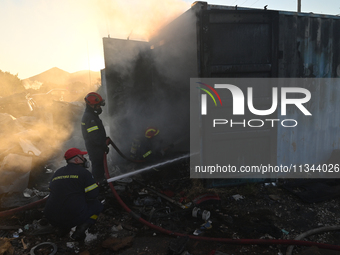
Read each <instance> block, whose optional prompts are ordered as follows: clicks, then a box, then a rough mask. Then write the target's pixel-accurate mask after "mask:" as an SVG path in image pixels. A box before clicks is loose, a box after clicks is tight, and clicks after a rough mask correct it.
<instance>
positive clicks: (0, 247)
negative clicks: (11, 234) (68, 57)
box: [0, 238, 14, 255]
mask: <svg viewBox="0 0 340 255" xmlns="http://www.w3.org/2000/svg"><path fill="white" fill-rule="evenodd" d="M0 254H8V255H13V254H14V248H13V246H12V244H11V242H10V239H7V238H0Z"/></svg>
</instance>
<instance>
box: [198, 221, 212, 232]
mask: <svg viewBox="0 0 340 255" xmlns="http://www.w3.org/2000/svg"><path fill="white" fill-rule="evenodd" d="M211 223H212V222H211V221H210V220H209V221H207V222H205V223H204V224H202V225H201V229H202V230H205V229H211V228H212V225H211Z"/></svg>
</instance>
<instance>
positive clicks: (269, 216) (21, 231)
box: [0, 161, 340, 255]
mask: <svg viewBox="0 0 340 255" xmlns="http://www.w3.org/2000/svg"><path fill="white" fill-rule="evenodd" d="M336 181H337V180H334V182H333V183H332V185H331V186H320V184H318V185H319V186H320V190H317V189H309V190H308V188H306V187H307V186H306V184H305V185H304V187H305V188H304V191H306V190H307V191H308V192H302V193H301V191H303V190H301V187H302V185H300V186H298V187H294V189H293V188H292V185H290V186H289V184H291V183H294V180H279V181H275V182H273V181H271V182H253V183H248V184H243V185H238V186H226V187H222V188H213V189H207V188H205V185H204V183H203V182H201V181H200V180H197V179H190V178H189V166H188V162H186V161H182V162H180V163H177V164H173V165H170V166H167V167H163V168H159V169H152V170H150V171H147V172H145V173H144V174H142V175H139V176H133V177H131V178H126V179H123V180H121V181H117V182H114V183H113V184H114V186H115V188H116V191H117V193H118V194H119V196H120V198H121V199H122V201H123V202H124V203H125V204H126V205H127V207H128V208H130V209H131V210H132V211H133V213H128V212H127V211H126V210H124V209H123V207H122V206H121V204H119V202H118V201H117V199H116V197H115V196H114V194H113V193H112V191H111V190H109V189H108V188H104V189H102V191H101V197H100V198H101V200H102V201H105V202H104V205H105V206H104V207H105V208H104V211H103V213H102V214H101V215H100V217H99V219H98V222H97V224H96V225H95V226H94V227H92V228H91V229H89V231H88V233H87V237H86V239H85V242H83V243H78V242H74V241H73V240H71V239H70V237H69V235H66V236H63V237H59V236H58V235H57V233H56V231H55V228H51V226H50V225H48V224H47V222H46V221H45V220H44V219H43V206H40V207H37V208H34V209H30V210H26V211H22V212H20V213H17V214H14V215H11V216H8V217H3V218H1V219H0V237H1V239H0V254H16V255H21V254H36V255H41V254H44V255H45V254H82V255H85V254H86V255H87V254H103V255H104V254H123V255H130V254H131V255H132V254H133V255H134V254H160V255H163V254H166V255H169V254H194V255H195V254H197V255H200V254H202V255H203V254H204V255H213V254H228V255H231V254H234V255H238V254H271V255H272V254H278V255H279V254H286V251H287V248H288V246H287V245H283V244H270V243H267V244H261V245H257V244H231V243H228V242H224V241H223V240H222V241H221V240H220V241H213V240H208V241H207V240H204V239H205V238H220V239H226V240H241V241H243V240H244V239H262V240H268V241H269V240H278V239H284V240H292V239H294V238H296V237H297V236H298V235H300V234H301V233H303V232H306V231H309V230H312V229H316V228H322V227H328V226H339V225H340V222H339V221H340V215H339V208H340V207H339V206H340V201H339V198H338V197H337V195H336V192H335V191H334V192H328V193H325V194H322V192H323V191H325V189H326V188H327V187H328V190H329V191H333V189H334V188H337V185H336V184H337V182H336ZM318 185H315V184H314V186H313V187H315V186H318ZM299 189H300V190H299ZM336 190H337V189H336ZM294 192H295V193H294ZM299 192H300V193H299ZM313 192H314V193H313ZM301 194H303V196H301ZM166 197H168V198H169V199H166ZM318 200H319V201H318ZM313 201H318V202H313ZM189 203H191V205H190V204H189ZM180 204H181V205H187V206H188V208H187V209H183V208H181V206H180ZM193 207H197V208H200V209H201V211H204V210H206V211H209V212H210V218H209V220H208V221H205V220H203V219H202V217H201V216H200V215H199V216H198V217H193V215H192V211H193ZM136 217H141V218H142V219H143V220H145V221H148V222H151V223H152V224H154V225H156V226H159V227H162V228H163V229H166V230H169V231H171V232H173V233H181V234H183V236H181V237H176V236H175V235H174V236H171V235H168V234H164V233H160V232H159V231H158V230H156V229H153V228H151V227H150V226H147V225H145V224H143V223H141V222H139V221H137V220H136V219H135V218H136ZM186 235H188V236H191V238H187V237H185V236H186ZM192 237H194V238H192ZM303 240H304V241H311V242H317V243H326V244H333V245H339V240H340V230H337V229H335V230H332V231H328V232H322V233H320V234H315V235H310V236H308V237H306V238H304V239H303ZM42 243H46V244H45V245H41V246H40V247H37V248H35V249H34V247H35V246H37V245H39V244H42ZM53 245H54V246H53ZM32 250H33V253H32ZM292 254H323V255H332V254H340V251H339V250H338V251H334V250H333V251H332V250H326V249H320V248H317V247H308V246H295V248H294V249H293V251H292Z"/></svg>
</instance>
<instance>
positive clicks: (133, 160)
mask: <svg viewBox="0 0 340 255" xmlns="http://www.w3.org/2000/svg"><path fill="white" fill-rule="evenodd" d="M109 144H111V145H112V147H113V148H114V149H115V150H116V151H117V152H118V154H119V155H120V156H121V157H123V158H124V159H126V160H127V161H130V162H134V163H141V162H144V161H145V160H135V159H130V158H128V157H126V156H125V155H124V154H123V153H122V152H121V151H120V150H119V149H118V147H117V146H116V145H115V144H114V142H113V141H112V140H111V138H110V137H107V138H106V145H109Z"/></svg>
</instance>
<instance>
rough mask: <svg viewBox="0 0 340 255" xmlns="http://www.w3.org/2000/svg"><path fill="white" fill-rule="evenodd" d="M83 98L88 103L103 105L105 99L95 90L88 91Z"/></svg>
mask: <svg viewBox="0 0 340 255" xmlns="http://www.w3.org/2000/svg"><path fill="white" fill-rule="evenodd" d="M84 99H85V102H86V103H87V104H88V105H97V104H99V105H100V106H104V105H105V100H104V99H103V98H102V97H101V96H100V95H99V94H98V93H96V92H90V93H88V94H87V95H86V97H85V98H84Z"/></svg>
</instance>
